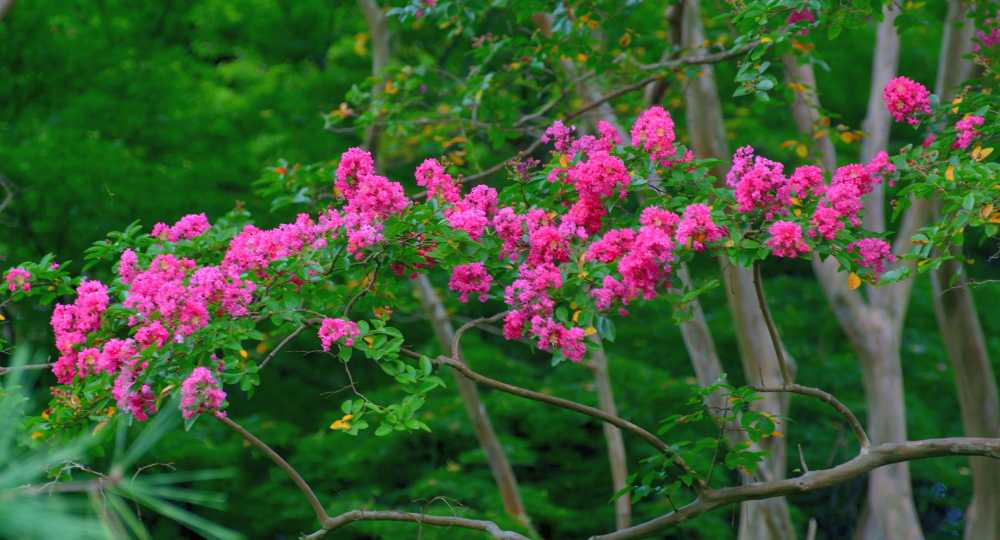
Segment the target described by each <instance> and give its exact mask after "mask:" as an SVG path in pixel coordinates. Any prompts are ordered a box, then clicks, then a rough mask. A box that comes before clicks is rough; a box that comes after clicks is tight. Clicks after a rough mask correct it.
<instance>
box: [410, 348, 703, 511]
mask: <svg viewBox="0 0 1000 540" xmlns="http://www.w3.org/2000/svg"><path fill="white" fill-rule="evenodd" d="M399 351H400V353H401V354H403V355H405V356H409V357H410V358H415V359H419V358H422V357H423V355H421V354H417V353H415V352H413V351H411V350H408V349H404V348H400V349H399ZM433 362H434V363H435V364H437V365H439V366H442V365H443V366H448V367H451V368H452V369H455V370H458V371H459V372H461V373H462V375H465V376H466V377H467V378H469V379H472V380H473V381H476V382H477V383H479V384H482V385H483V386H488V387H490V388H492V389H494V390H499V391H501V392H505V393H508V394H512V395H515V396H518V397H523V398H525V399H530V400H532V401H538V402H541V403H547V404H549V405H553V406H556V407H559V408H562V409H566V410H569V411H573V412H577V413H580V414H584V415H587V416H590V417H591V418H595V419H597V420H600V421H602V422H607V423H608V424H611V425H613V426H615V427H617V428H619V429H622V430H624V431H627V432H629V433H632V434H634V435H636V436H638V437H639V438H640V439H642V440H644V441H646V442H647V443H649V445H650V446H652V447H653V448H656V449H657V450H658V451H660V452H661V453H663V454H664V455H666V456H667V458H668V459H670V460H671V463H673V465H674V466H675V467H677V468H678V469H679V470H680V471H681V473H683V474H689V473H691V472H694V470H693V469H692V468H691V467H690V466H688V464H687V463H685V462H684V458H682V457H681V456H679V455H678V454H677V453H676V452H673V451H671V450H670V448H669V447H668V446H667V444H666V443H664V442H663V441H661V440H660V439H659V438H657V437H656V435H653V434H652V433H650V432H648V431H646V430H645V429H642V428H641V427H639V426H637V425H635V424H633V423H632V422H629V421H628V420H623V419H621V418H619V417H617V416H613V415H610V414H608V413H606V412H604V411H602V410H600V409H595V408H593V407H588V406H587V405H583V404H580V403H577V402H575V401H570V400H568V399H562V398H558V397H555V396H550V395H546V394H540V393H538V392H533V391H531V390H526V389H524V388H520V387H518V386H513V385H510V384H507V383H504V382H500V381H497V380H494V379H490V378H489V377H486V376H483V375H480V374H479V373H476V372H475V371H472V370H471V369H469V366H467V365H465V363H464V362H462V361H461V360H456V359H454V358H450V357H448V356H439V357H437V358H436V359H434V360H433ZM694 486H695V490H696V491H698V492H704V491H709V490H710V488H708V486H706V485H705V484H704V483H703V482H701V481H700V480H695V481H694Z"/></svg>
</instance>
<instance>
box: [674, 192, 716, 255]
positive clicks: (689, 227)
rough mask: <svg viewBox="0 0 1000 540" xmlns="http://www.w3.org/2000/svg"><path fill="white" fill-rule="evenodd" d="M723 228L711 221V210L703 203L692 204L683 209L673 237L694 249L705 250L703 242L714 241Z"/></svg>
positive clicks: (681, 243) (679, 242)
mask: <svg viewBox="0 0 1000 540" xmlns="http://www.w3.org/2000/svg"><path fill="white" fill-rule="evenodd" d="M724 235H725V230H724V229H723V228H722V227H719V226H718V225H716V224H715V222H713V221H712V210H711V209H710V208H709V207H707V206H705V205H704V204H692V205H690V206H688V207H687V208H685V209H684V215H683V216H681V222H680V223H679V224H678V225H677V235H676V237H675V238H674V239H675V240H676V241H677V243H678V244H680V245H682V246H686V247H687V248H689V249H693V250H695V251H705V242H715V241H716V240H718V239H720V238H722V237H723V236H724Z"/></svg>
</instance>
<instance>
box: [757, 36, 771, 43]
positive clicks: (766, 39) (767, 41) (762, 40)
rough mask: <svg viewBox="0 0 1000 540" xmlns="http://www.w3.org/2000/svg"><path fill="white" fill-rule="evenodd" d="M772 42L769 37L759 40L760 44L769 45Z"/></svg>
mask: <svg viewBox="0 0 1000 540" xmlns="http://www.w3.org/2000/svg"><path fill="white" fill-rule="evenodd" d="M772 41H774V40H773V39H771V38H769V37H763V38H760V42H761V43H771V42H772Z"/></svg>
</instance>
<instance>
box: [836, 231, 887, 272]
mask: <svg viewBox="0 0 1000 540" xmlns="http://www.w3.org/2000/svg"><path fill="white" fill-rule="evenodd" d="M855 249H857V256H858V257H859V258H857V259H855V261H856V262H858V263H860V264H861V265H862V266H864V267H865V268H871V269H872V271H874V272H875V273H876V274H881V273H882V272H885V260H886V259H888V260H889V262H896V257H895V255H892V253H891V249H892V248H891V246H890V245H889V243H888V242H886V241H885V240H881V239H878V238H865V239H863V240H858V241H857V242H851V243H850V244H848V245H847V251H848V252H850V253H854V250H855Z"/></svg>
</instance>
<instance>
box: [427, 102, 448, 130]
mask: <svg viewBox="0 0 1000 540" xmlns="http://www.w3.org/2000/svg"><path fill="white" fill-rule="evenodd" d="M437 111H438V112H439V113H441V114H448V113H449V112H451V108H450V107H448V106H447V105H445V104H444V103H442V104H440V105H438V108H437ZM428 127H430V126H428Z"/></svg>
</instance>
